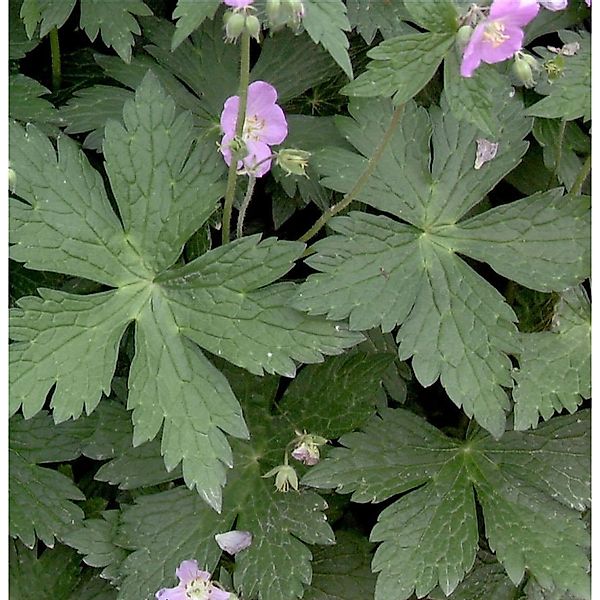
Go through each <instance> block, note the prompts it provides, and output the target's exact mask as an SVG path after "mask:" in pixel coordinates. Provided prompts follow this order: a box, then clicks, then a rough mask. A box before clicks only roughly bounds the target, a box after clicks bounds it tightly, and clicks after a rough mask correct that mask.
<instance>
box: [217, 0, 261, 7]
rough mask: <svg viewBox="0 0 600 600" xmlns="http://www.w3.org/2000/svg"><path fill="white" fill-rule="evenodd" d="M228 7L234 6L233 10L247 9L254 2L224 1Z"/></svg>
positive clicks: (243, 0)
mask: <svg viewBox="0 0 600 600" xmlns="http://www.w3.org/2000/svg"><path fill="white" fill-rule="evenodd" d="M223 2H225V4H227V6H233V8H246V6H250V5H251V4H252V3H253V2H254V0H223Z"/></svg>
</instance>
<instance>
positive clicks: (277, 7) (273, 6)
mask: <svg viewBox="0 0 600 600" xmlns="http://www.w3.org/2000/svg"><path fill="white" fill-rule="evenodd" d="M266 11H267V17H269V21H271V22H273V23H275V22H278V21H279V16H280V15H281V0H267V6H266Z"/></svg>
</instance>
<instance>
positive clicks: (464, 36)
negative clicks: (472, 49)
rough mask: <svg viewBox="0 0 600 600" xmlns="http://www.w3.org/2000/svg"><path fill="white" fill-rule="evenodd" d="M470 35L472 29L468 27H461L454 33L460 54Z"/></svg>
mask: <svg viewBox="0 0 600 600" xmlns="http://www.w3.org/2000/svg"><path fill="white" fill-rule="evenodd" d="M472 34H473V28H472V27H470V26H469V25H463V26H462V27H461V28H460V29H459V30H458V31H457V32H456V45H457V46H458V48H459V49H460V51H461V52H462V51H463V50H464V48H465V46H466V45H467V44H468V43H469V40H470V39H471V35H472Z"/></svg>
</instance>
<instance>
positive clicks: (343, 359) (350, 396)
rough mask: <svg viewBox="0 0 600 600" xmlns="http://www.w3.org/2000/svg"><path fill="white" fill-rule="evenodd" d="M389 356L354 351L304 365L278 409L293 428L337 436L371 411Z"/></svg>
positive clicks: (357, 425) (367, 417) (350, 428)
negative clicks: (318, 363)
mask: <svg viewBox="0 0 600 600" xmlns="http://www.w3.org/2000/svg"><path fill="white" fill-rule="evenodd" d="M393 358H394V356H393V354H383V353H381V354H368V353H366V352H355V353H353V354H344V355H342V356H334V357H332V358H329V359H328V360H326V361H325V362H324V363H323V364H321V365H309V366H307V367H304V368H303V369H302V370H301V371H300V373H299V374H298V376H297V377H296V379H294V381H293V382H292V383H291V384H290V386H289V387H288V389H287V390H286V391H285V394H284V396H283V398H282V400H281V402H280V405H279V406H280V409H281V411H282V413H283V414H286V415H287V416H288V418H289V419H290V421H291V422H292V423H293V424H294V426H295V428H296V429H298V430H300V431H302V430H303V429H305V430H306V431H308V432H309V433H314V434H318V435H321V436H323V437H326V438H330V439H333V438H338V437H339V436H340V435H341V434H342V433H345V432H347V431H351V430H353V429H356V428H358V427H360V426H361V425H362V424H364V423H365V422H366V421H367V420H368V419H369V417H371V416H372V415H373V413H374V412H375V401H376V398H377V393H378V391H379V390H380V389H381V381H382V378H383V374H384V373H385V371H386V370H387V368H388V367H389V366H390V365H391V363H392V362H393ZM324 398H326V399H327V402H323V399H324Z"/></svg>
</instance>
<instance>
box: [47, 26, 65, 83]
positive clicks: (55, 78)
mask: <svg viewBox="0 0 600 600" xmlns="http://www.w3.org/2000/svg"><path fill="white" fill-rule="evenodd" d="M50 56H51V59H52V89H53V91H54V92H58V90H59V89H60V83H61V78H62V74H61V64H60V43H59V40H58V29H57V28H56V27H53V28H52V29H51V30H50Z"/></svg>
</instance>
